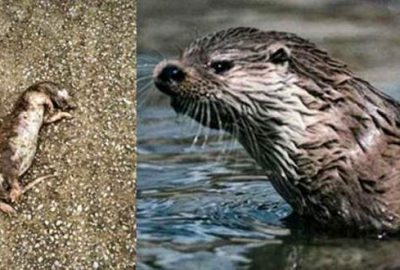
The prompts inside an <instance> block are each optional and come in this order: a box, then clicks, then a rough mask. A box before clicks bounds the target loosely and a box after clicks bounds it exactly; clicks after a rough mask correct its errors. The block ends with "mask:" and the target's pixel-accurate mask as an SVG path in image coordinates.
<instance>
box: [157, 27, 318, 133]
mask: <svg viewBox="0 0 400 270" xmlns="http://www.w3.org/2000/svg"><path fill="white" fill-rule="evenodd" d="M298 43H300V44H301V45H304V44H305V45H307V46H311V45H310V43H309V42H307V41H305V40H302V39H300V38H298V37H297V36H295V35H293V34H287V33H281V32H264V31H260V30H258V29H254V28H244V27H239V28H231V29H227V30H223V31H219V32H215V33H212V34H209V35H206V36H204V37H202V38H199V39H197V40H195V41H194V42H193V43H191V44H190V46H189V47H188V48H187V49H186V50H185V51H184V52H183V54H182V55H181V57H180V58H179V59H178V60H169V61H163V62H161V63H160V64H158V65H157V66H156V68H155V69H154V72H153V78H154V81H155V84H156V86H157V88H158V89H159V90H160V91H162V92H164V93H166V94H167V95H169V96H170V97H171V104H172V106H173V108H174V109H175V110H176V111H177V112H179V113H184V114H187V115H189V116H190V117H192V118H194V119H195V120H197V121H199V122H200V123H201V124H203V125H206V126H209V127H211V128H223V129H226V130H230V129H232V126H237V124H238V121H246V122H247V121H248V120H249V119H246V118H256V117H261V118H263V117H264V120H266V119H267V118H272V119H273V120H274V119H275V120H276V121H283V119H281V117H280V115H278V114H279V112H278V111H279V110H281V111H283V110H285V106H284V104H282V103H284V102H285V101H289V100H290V99H291V97H290V95H291V94H293V93H291V92H293V91H296V87H295V85H296V83H297V81H298V80H299V74H298V73H297V72H295V70H294V66H295V65H296V64H297V65H298V64H299V63H300V62H301V61H300V62H298V63H295V61H293V60H295V59H293V51H294V48H296V46H297V45H298ZM302 43H304V44H302ZM297 47H298V46H297ZM294 53H295V52H294ZM300 64H301V63H300ZM305 69H307V67H305ZM260 114H262V115H260Z"/></svg>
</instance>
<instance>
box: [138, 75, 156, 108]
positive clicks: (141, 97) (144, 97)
mask: <svg viewBox="0 0 400 270" xmlns="http://www.w3.org/2000/svg"><path fill="white" fill-rule="evenodd" d="M151 85H152V81H150V82H148V83H146V84H145V85H143V86H142V87H141V88H140V89H139V91H138V92H137V101H138V103H137V108H138V109H141V108H142V106H143V105H144V104H147V103H148V101H149V100H152V99H151V97H152V95H155V94H156V92H155V91H154V90H153V89H152V88H151Z"/></svg>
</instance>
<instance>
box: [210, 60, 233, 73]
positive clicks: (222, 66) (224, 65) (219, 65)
mask: <svg viewBox="0 0 400 270" xmlns="http://www.w3.org/2000/svg"><path fill="white" fill-rule="evenodd" d="M210 67H211V68H212V69H213V70H214V73H215V74H223V73H225V72H227V71H228V70H230V69H231V68H232V67H233V63H232V62H231V61H216V62H212V63H211V65H210Z"/></svg>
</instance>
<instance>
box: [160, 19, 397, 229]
mask: <svg viewBox="0 0 400 270" xmlns="http://www.w3.org/2000/svg"><path fill="white" fill-rule="evenodd" d="M279 49H283V50H285V51H286V52H287V54H288V55H287V57H288V59H287V60H285V61H283V62H282V63H276V62H275V61H272V60H271V59H270V57H271V55H273V54H274V53H275V52H276V51H277V50H279ZM221 59H223V60H226V59H228V60H229V61H232V62H233V63H234V67H233V68H232V70H229V71H227V72H226V73H225V74H222V75H217V74H214V73H213V71H212V70H211V69H210V63H212V62H213V61H217V60H221ZM170 63H173V64H175V65H177V66H178V67H179V68H181V69H182V70H183V71H184V72H185V80H184V81H183V82H181V83H179V84H177V83H171V84H170V85H167V86H164V87H165V88H168V89H167V90H168V91H164V92H167V93H172V94H170V96H171V104H172V106H173V108H174V109H175V110H176V111H177V112H179V113H183V114H186V115H188V116H190V117H192V118H194V119H195V120H197V121H198V122H200V123H201V124H203V125H205V126H209V127H212V128H217V129H224V130H226V131H227V132H230V133H232V134H233V135H234V136H235V137H236V138H237V139H238V140H239V141H240V142H241V144H242V145H243V146H244V148H245V149H246V150H247V152H248V153H249V154H250V155H251V156H252V157H253V158H254V159H255V160H256V161H257V163H258V164H259V165H261V166H262V167H263V168H264V169H265V170H266V173H267V172H270V177H271V182H272V184H273V185H274V187H275V188H276V190H277V191H278V192H279V194H280V195H281V196H282V197H283V198H284V199H285V200H286V201H287V202H288V203H289V204H290V205H291V206H292V207H293V209H294V210H295V212H296V213H297V214H299V215H300V216H302V217H304V218H306V219H307V220H312V221H313V222H314V224H317V225H318V226H320V227H321V228H326V229H328V228H330V229H334V230H341V229H349V230H354V231H364V232H366V231H367V232H369V231H372V232H397V231H398V230H399V228H400V158H399V156H400V116H399V115H400V105H399V103H398V102H396V101H395V100H393V99H392V98H390V97H388V96H386V95H385V94H384V93H383V92H381V91H380V90H378V89H376V88H375V87H373V86H372V85H371V84H369V83H368V82H366V81H365V80H363V79H361V78H359V77H358V76H356V75H354V74H353V73H352V72H351V71H350V70H349V69H348V67H347V66H346V65H345V64H343V63H341V62H339V61H337V60H335V59H333V58H331V57H330V56H329V55H328V54H327V53H326V52H324V51H322V50H321V49H319V48H318V47H317V46H316V45H315V44H313V43H311V42H309V41H307V40H305V39H302V38H300V37H298V36H296V35H294V34H290V33H284V32H275V31H272V32H264V31H260V30H258V29H254V28H244V27H241V28H231V29H227V30H223V31H219V32H216V33H212V34H209V35H207V36H205V37H202V38H199V39H198V40H196V41H194V42H193V43H192V44H191V45H190V46H189V47H188V48H187V49H186V50H185V52H184V53H183V55H182V56H181V57H180V59H179V60H175V61H167V62H163V63H160V64H159V65H158V66H157V67H156V68H155V70H154V78H155V79H156V80H157V75H158V74H159V73H160V71H161V70H162V69H163V67H165V66H166V65H167V64H170ZM164 90H165V89H164Z"/></svg>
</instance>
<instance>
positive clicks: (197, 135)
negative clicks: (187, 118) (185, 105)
mask: <svg viewBox="0 0 400 270" xmlns="http://www.w3.org/2000/svg"><path fill="white" fill-rule="evenodd" d="M199 104H200V125H199V127H198V129H197V133H196V136H195V137H194V139H193V142H192V147H193V146H194V145H196V143H197V141H198V139H199V136H200V133H201V132H202V128H203V124H202V123H203V120H204V115H205V108H204V106H203V105H204V103H199Z"/></svg>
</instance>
